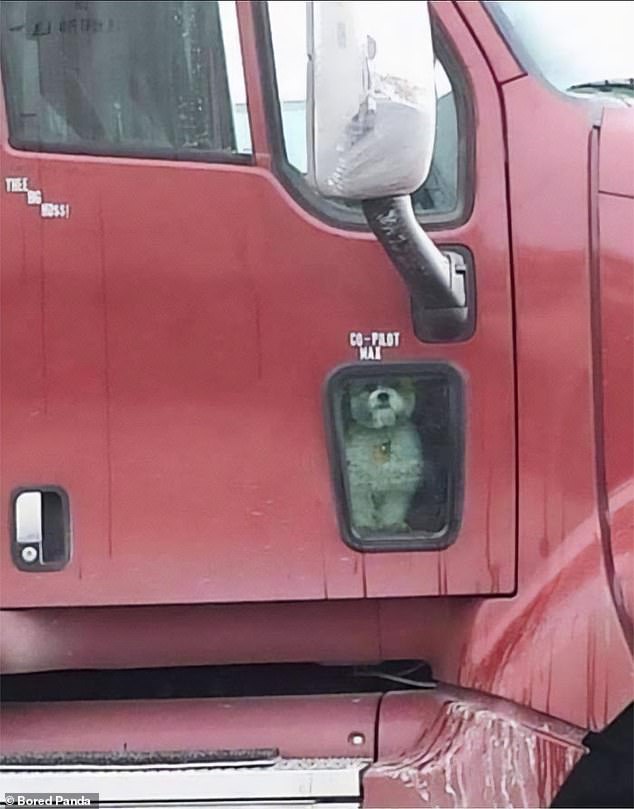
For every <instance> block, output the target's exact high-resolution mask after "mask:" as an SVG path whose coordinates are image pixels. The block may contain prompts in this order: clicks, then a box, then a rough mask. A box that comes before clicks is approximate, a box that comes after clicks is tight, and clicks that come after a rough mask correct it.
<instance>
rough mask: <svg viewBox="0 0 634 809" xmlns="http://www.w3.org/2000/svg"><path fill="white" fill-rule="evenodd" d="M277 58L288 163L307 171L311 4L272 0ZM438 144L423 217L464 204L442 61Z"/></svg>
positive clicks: (419, 202) (421, 197)
mask: <svg viewBox="0 0 634 809" xmlns="http://www.w3.org/2000/svg"><path fill="white" fill-rule="evenodd" d="M268 8H269V19H270V25H271V37H272V42H273V56H274V62H275V72H276V77H277V88H278V96H279V101H280V107H281V110H280V112H281V119H282V130H283V136H284V146H285V149H286V158H287V161H288V163H289V164H290V165H291V166H292V167H293V168H294V169H296V170H297V172H299V173H300V174H305V173H306V166H307V144H306V61H307V51H306V4H305V3H304V2H302V0H269V4H268ZM436 95H437V99H438V101H437V119H436V146H435V151H434V156H433V160H432V166H431V171H430V174H429V177H428V179H427V181H426V182H425V184H424V185H423V186H422V187H421V188H420V189H419V190H418V191H417V192H416V193H415V194H414V205H415V208H416V210H417V213H424V212H428V213H429V212H431V213H446V214H450V213H452V212H453V211H455V209H456V208H457V205H458V113H457V109H456V100H455V94H454V90H453V86H452V83H451V80H450V78H449V76H448V74H447V71H446V70H445V67H444V66H443V64H442V63H441V62H440V60H438V59H437V60H436Z"/></svg>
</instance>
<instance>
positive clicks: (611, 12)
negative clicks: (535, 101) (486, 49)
mask: <svg viewBox="0 0 634 809" xmlns="http://www.w3.org/2000/svg"><path fill="white" fill-rule="evenodd" d="M487 7H488V8H489V10H490V11H491V13H492V14H493V16H494V18H495V20H496V22H497V23H498V25H499V27H500V28H501V29H502V31H503V33H504V34H506V35H507V38H508V40H509V43H510V45H511V47H512V48H513V49H514V50H515V52H516V55H517V57H518V59H519V60H520V61H521V62H522V63H523V64H524V66H525V67H527V68H529V67H530V64H531V63H532V64H533V65H534V66H535V68H536V69H537V70H538V71H539V72H540V73H541V74H542V75H543V76H544V77H545V78H546V79H547V80H548V81H549V82H550V83H551V84H553V85H554V86H555V87H557V88H558V89H559V90H563V91H567V92H586V93H594V92H596V93H616V94H622V95H627V96H634V46H633V40H632V32H633V31H634V2H631V1H630V0H616V1H612V0H596V2H595V0H585V2H583V3H571V2H569V0H563V1H560V0H511V2H509V1H508V0H496V1H495V2H489V3H487Z"/></svg>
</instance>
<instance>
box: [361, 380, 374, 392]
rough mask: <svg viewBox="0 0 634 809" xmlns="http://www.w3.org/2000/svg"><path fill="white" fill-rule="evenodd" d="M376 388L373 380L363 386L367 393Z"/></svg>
mask: <svg viewBox="0 0 634 809" xmlns="http://www.w3.org/2000/svg"><path fill="white" fill-rule="evenodd" d="M375 388H376V385H373V384H372V383H371V382H368V384H367V385H364V386H363V390H364V391H365V392H366V393H372V391H373V390H374V389H375Z"/></svg>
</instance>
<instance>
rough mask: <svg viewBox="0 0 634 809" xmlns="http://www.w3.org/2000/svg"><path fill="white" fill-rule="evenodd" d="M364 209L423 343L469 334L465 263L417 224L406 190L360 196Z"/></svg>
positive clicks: (470, 312)
mask: <svg viewBox="0 0 634 809" xmlns="http://www.w3.org/2000/svg"><path fill="white" fill-rule="evenodd" d="M362 207H363V213H364V214H365V217H366V219H367V221H368V224H369V225H370V229H371V230H372V232H373V233H374V235H375V236H376V237H377V239H378V240H379V242H380V243H381V245H382V246H383V249H384V250H385V252H386V253H387V255H388V257H389V259H390V261H391V262H392V264H393V265H394V267H395V269H396V270H397V271H398V273H399V274H400V276H401V277H402V279H403V280H404V281H405V284H406V285H407V289H408V290H409V293H410V296H411V298H412V308H413V312H414V322H415V326H416V334H417V336H418V337H419V338H420V339H421V340H424V341H425V342H454V341H460V340H465V339H467V338H468V337H470V336H471V334H472V333H473V327H474V325H475V324H474V322H473V321H474V312H473V305H472V304H473V301H472V300H471V298H472V295H471V294H470V291H471V288H472V284H471V278H470V277H469V276H470V274H471V273H470V272H469V270H470V267H468V266H467V265H466V264H465V261H464V257H463V256H462V255H461V254H459V253H457V252H453V251H448V252H447V253H443V252H441V251H440V250H439V249H438V247H436V245H435V244H434V242H433V241H432V240H431V239H430V238H429V236H428V235H427V234H426V233H425V231H424V230H423V228H422V227H421V226H420V225H419V223H418V220H417V219H416V215H415V213H414V206H413V203H412V198H411V196H409V195H403V196H395V197H381V198H378V199H365V200H363V201H362Z"/></svg>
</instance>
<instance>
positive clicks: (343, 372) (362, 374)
mask: <svg viewBox="0 0 634 809" xmlns="http://www.w3.org/2000/svg"><path fill="white" fill-rule="evenodd" d="M426 372H430V373H435V374H442V375H443V376H444V377H445V378H446V381H447V387H448V391H449V396H450V412H449V423H448V426H449V430H450V433H451V435H452V436H453V441H452V446H451V458H450V466H449V468H450V470H451V474H450V475H449V489H450V494H449V497H448V509H447V513H448V519H447V523H446V525H445V528H444V529H443V530H442V531H437V532H434V533H431V532H423V531H418V532H412V534H411V535H410V536H403V535H389V534H387V533H386V534H385V535H381V536H379V537H372V538H368V537H365V538H363V537H359V536H358V535H357V534H356V533H355V532H354V531H353V530H352V524H351V519H350V514H349V503H350V499H349V496H348V487H347V476H346V474H345V472H344V465H345V453H344V448H343V426H342V419H341V412H340V411H339V408H338V407H337V404H336V397H335V395H334V394H335V392H336V390H337V389H338V388H339V387H340V386H341V384H342V382H345V381H349V380H351V379H354V378H355V377H357V378H362V379H366V378H368V377H372V376H376V377H380V378H382V379H384V378H385V377H389V376H407V375H412V376H417V375H423V374H425V373H426ZM465 389H466V384H465V379H464V376H463V374H462V373H461V372H460V371H459V370H458V368H457V367H456V366H455V365H453V364H452V363H449V362H445V361H442V360H422V361H415V360H414V361H405V362H372V361H365V362H355V363H348V364H345V365H340V366H338V367H337V368H335V369H334V370H333V371H332V372H331V373H330V374H329V375H328V376H327V377H326V380H325V383H324V388H323V410H324V420H325V429H326V440H327V448H328V460H329V464H330V473H331V479H332V487H333V496H334V498H335V505H336V511H337V522H338V525H339V532H340V535H341V538H342V539H343V541H344V542H345V543H346V545H348V546H349V547H351V548H353V549H354V550H356V551H361V552H363V553H390V552H391V553H395V552H403V551H407V552H409V551H418V552H420V551H442V550H446V549H447V548H449V547H450V546H451V545H453V544H454V542H455V541H456V540H457V538H458V535H459V533H460V529H461V526H462V520H463V511H464V499H465V498H464V488H465V486H464V481H465V446H466V408H465V398H466V396H465Z"/></svg>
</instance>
